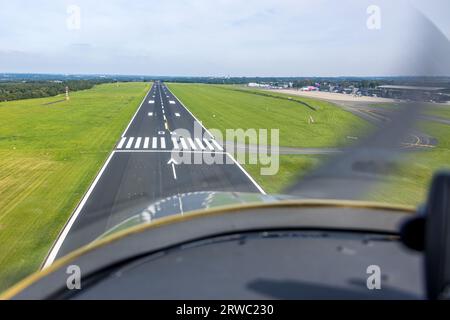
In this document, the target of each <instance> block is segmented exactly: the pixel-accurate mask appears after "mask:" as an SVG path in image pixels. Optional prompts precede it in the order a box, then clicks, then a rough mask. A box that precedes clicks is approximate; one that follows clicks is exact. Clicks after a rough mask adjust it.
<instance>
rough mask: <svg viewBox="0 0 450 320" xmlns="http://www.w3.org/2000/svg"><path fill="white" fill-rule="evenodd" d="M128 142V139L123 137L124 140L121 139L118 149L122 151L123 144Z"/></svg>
mask: <svg viewBox="0 0 450 320" xmlns="http://www.w3.org/2000/svg"><path fill="white" fill-rule="evenodd" d="M126 140H127V138H126V137H123V138H122V139H120V142H119V144H118V145H117V148H118V149H120V148H122V147H123V144H124V143H125V141H126Z"/></svg>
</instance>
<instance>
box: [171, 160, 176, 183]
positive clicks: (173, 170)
mask: <svg viewBox="0 0 450 320" xmlns="http://www.w3.org/2000/svg"><path fill="white" fill-rule="evenodd" d="M172 172H173V178H174V179H175V180H177V172H176V171H175V164H173V163H172Z"/></svg>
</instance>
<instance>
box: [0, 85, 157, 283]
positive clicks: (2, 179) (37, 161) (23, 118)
mask: <svg viewBox="0 0 450 320" xmlns="http://www.w3.org/2000/svg"><path fill="white" fill-rule="evenodd" d="M149 88H150V84H148V83H120V84H118V85H116V84H105V85H99V86H96V87H94V88H93V89H90V90H85V91H78V92H73V93H72V94H71V99H70V101H62V102H57V103H52V102H56V101H60V100H62V99H63V100H64V98H63V97H62V96H57V97H52V98H42V99H29V100H18V101H12V102H5V103H0V252H1V255H0V291H2V290H3V289H5V288H7V287H8V286H10V285H12V284H13V283H14V282H16V281H18V280H19V279H21V278H23V277H24V276H26V275H27V274H29V273H31V272H33V271H35V270H36V269H37V268H38V267H39V265H40V263H41V262H42V260H43V258H44V256H45V254H46V253H47V251H48V250H49V248H50V246H51V244H52V243H53V241H54V240H55V238H56V236H57V234H58V232H59V231H60V230H61V228H62V226H63V225H64V223H65V222H66V220H67V219H68V217H69V215H70V214H71V212H72V211H73V209H74V208H75V206H76V204H77V202H78V201H79V200H80V198H81V197H82V195H83V194H84V192H85V191H86V190H87V188H88V186H89V184H90V183H91V181H92V180H93V179H94V177H95V175H96V173H97V171H98V170H99V168H100V167H101V164H102V163H103V162H104V161H105V159H106V157H107V156H108V154H109V152H110V151H111V149H112V148H113V146H114V143H115V142H116V140H117V139H118V137H119V136H120V134H121V133H122V131H123V130H124V128H125V127H126V125H127V124H128V122H129V120H130V119H131V117H132V115H133V113H134V112H135V110H136V108H137V107H138V105H139V104H140V102H141V100H142V99H143V97H144V95H145V93H146V92H147V91H148V89H149Z"/></svg>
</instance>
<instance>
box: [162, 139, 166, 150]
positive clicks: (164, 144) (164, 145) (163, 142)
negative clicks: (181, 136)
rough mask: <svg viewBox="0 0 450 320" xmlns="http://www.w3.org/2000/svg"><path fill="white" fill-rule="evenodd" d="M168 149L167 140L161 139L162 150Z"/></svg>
mask: <svg viewBox="0 0 450 320" xmlns="http://www.w3.org/2000/svg"><path fill="white" fill-rule="evenodd" d="M165 148H166V138H164V137H161V149H165Z"/></svg>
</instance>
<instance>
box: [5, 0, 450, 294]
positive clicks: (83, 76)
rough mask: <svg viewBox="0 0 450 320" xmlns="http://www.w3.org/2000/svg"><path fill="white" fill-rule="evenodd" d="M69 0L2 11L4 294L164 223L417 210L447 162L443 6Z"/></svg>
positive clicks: (448, 82) (449, 115)
mask: <svg viewBox="0 0 450 320" xmlns="http://www.w3.org/2000/svg"><path fill="white" fill-rule="evenodd" d="M4 2H5V1H4ZM72 2H73V3H72ZM72 2H67V1H56V0H54V1H52V0H49V1H39V2H32V3H31V2H28V1H22V0H19V1H8V2H5V3H2V10H1V11H0V26H1V28H0V30H1V31H0V42H1V46H0V252H1V253H2V254H1V255H0V292H1V291H3V290H5V289H7V288H8V287H10V286H11V285H13V284H14V283H16V282H17V281H19V280H20V279H23V278H24V277H25V276H27V275H29V274H30V273H32V272H34V271H37V270H39V269H40V268H41V267H42V266H49V265H51V264H52V263H53V261H54V260H55V259H57V258H60V257H62V256H64V255H66V254H69V253H71V252H73V251H74V250H76V249H78V248H80V247H81V246H84V245H87V244H89V243H91V242H92V241H95V240H96V239H99V238H101V237H105V236H107V235H110V234H112V233H114V232H117V231H120V230H124V229H127V228H129V227H130V226H135V225H136V224H142V223H151V222H153V221H155V220H157V219H160V218H163V217H167V216H172V215H184V214H186V215H187V214H189V213H190V212H194V211H195V212H202V211H206V210H208V209H211V208H218V207H221V206H237V205H242V204H248V203H272V202H278V201H292V200H301V199H303V200H305V199H325V200H330V199H341V200H358V201H373V202H377V203H390V204H393V205H406V206H412V207H416V206H418V205H419V204H421V203H422V202H423V201H424V200H425V198H426V195H427V190H428V186H429V182H430V179H431V177H432V175H433V173H435V172H436V170H439V169H444V168H448V167H449V166H450V163H449V159H450V45H449V41H448V37H449V36H450V19H449V12H450V3H449V2H448V1H439V0H436V1H426V2H425V1H409V2H407V1H396V2H395V3H394V2H393V1H387V0H386V1H340V4H339V6H337V5H336V3H335V2H334V1H290V0H286V1H284V0H283V1H279V0H273V1H272V0H264V1H260V0H258V1H219V2H216V1H206V0H205V1H133V2H130V1H121V0H113V1H100V2H98V1H96V2H93V1H84V0H79V1H72ZM372 2H374V3H372ZM24 6H27V7H29V8H28V10H23V7H24ZM374 214H377V213H374Z"/></svg>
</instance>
